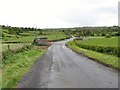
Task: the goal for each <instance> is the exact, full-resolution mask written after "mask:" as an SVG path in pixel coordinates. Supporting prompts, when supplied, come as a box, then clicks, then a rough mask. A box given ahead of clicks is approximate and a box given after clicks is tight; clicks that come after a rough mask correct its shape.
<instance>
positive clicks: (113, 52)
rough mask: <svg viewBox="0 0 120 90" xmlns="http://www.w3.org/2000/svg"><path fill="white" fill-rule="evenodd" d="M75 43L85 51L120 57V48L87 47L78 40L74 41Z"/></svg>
mask: <svg viewBox="0 0 120 90" xmlns="http://www.w3.org/2000/svg"><path fill="white" fill-rule="evenodd" d="M74 43H75V44H76V45H77V46H79V47H81V48H84V49H88V50H92V51H96V52H100V53H105V54H109V55H115V56H117V57H120V54H119V53H120V47H111V46H109V47H107V46H95V45H87V44H84V43H81V42H80V41H78V40H74Z"/></svg>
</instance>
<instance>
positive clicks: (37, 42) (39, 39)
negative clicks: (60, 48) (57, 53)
mask: <svg viewBox="0 0 120 90" xmlns="http://www.w3.org/2000/svg"><path fill="white" fill-rule="evenodd" d="M47 39H48V38H46V37H37V38H35V39H34V42H33V44H35V45H46V46H47V45H48V44H49V43H48V40H47Z"/></svg>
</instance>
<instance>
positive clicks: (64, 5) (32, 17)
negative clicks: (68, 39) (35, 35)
mask: <svg viewBox="0 0 120 90" xmlns="http://www.w3.org/2000/svg"><path fill="white" fill-rule="evenodd" d="M118 1H119V0H0V3H1V5H0V11H1V14H0V24H5V25H6V24H8V25H12V26H28V27H29V26H30V27H33V26H34V27H40V28H50V27H51V28H54V27H77V26H87V25H91V26H99V25H104V26H105V25H106V26H109V25H117V22H118V12H117V10H118V8H117V5H118Z"/></svg>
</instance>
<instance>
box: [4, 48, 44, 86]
mask: <svg viewBox="0 0 120 90" xmlns="http://www.w3.org/2000/svg"><path fill="white" fill-rule="evenodd" d="M45 51H46V49H45V48H37V49H36V48H31V49H28V50H24V51H22V52H19V53H16V54H13V55H12V56H8V57H7V59H9V61H12V62H9V63H7V64H5V65H4V64H3V66H2V88H13V87H15V86H16V85H17V83H18V81H19V80H20V79H21V77H22V76H23V75H24V74H25V73H26V72H27V71H28V70H29V69H30V67H31V66H32V64H33V63H34V62H35V61H36V60H37V58H38V57H40V56H41V55H43V54H44V53H45Z"/></svg>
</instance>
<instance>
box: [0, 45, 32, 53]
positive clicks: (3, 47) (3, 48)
mask: <svg viewBox="0 0 120 90" xmlns="http://www.w3.org/2000/svg"><path fill="white" fill-rule="evenodd" d="M8 45H9V47H10V50H14V49H18V48H21V47H23V46H25V45H30V43H25V44H22V43H20V44H19V43H18V44H0V46H1V48H2V49H1V50H2V51H3V52H4V51H6V50H8ZM0 52H1V51H0Z"/></svg>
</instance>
